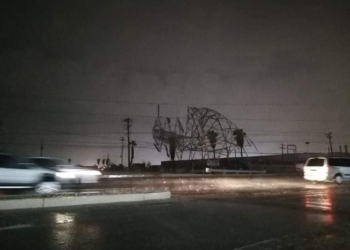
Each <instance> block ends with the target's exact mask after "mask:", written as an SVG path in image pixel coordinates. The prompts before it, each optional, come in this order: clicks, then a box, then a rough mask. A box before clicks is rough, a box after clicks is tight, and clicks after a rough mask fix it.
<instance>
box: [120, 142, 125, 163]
mask: <svg viewBox="0 0 350 250" xmlns="http://www.w3.org/2000/svg"><path fill="white" fill-rule="evenodd" d="M120 140H121V141H122V153H121V155H120V158H121V160H122V165H123V166H124V163H123V156H124V141H125V139H124V137H122V138H120Z"/></svg>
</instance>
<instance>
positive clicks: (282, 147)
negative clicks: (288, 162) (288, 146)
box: [280, 143, 285, 161]
mask: <svg viewBox="0 0 350 250" xmlns="http://www.w3.org/2000/svg"><path fill="white" fill-rule="evenodd" d="M280 149H282V161H284V159H283V154H284V149H285V146H284V144H283V143H282V144H281V147H280Z"/></svg>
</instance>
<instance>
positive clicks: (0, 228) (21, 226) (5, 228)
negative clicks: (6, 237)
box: [0, 224, 34, 231]
mask: <svg viewBox="0 0 350 250" xmlns="http://www.w3.org/2000/svg"><path fill="white" fill-rule="evenodd" d="M29 227H34V225H32V224H20V225H14V226H8V227H0V231H5V230H15V229H22V228H29Z"/></svg>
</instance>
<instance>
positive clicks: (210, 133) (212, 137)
mask: <svg viewBox="0 0 350 250" xmlns="http://www.w3.org/2000/svg"><path fill="white" fill-rule="evenodd" d="M207 137H208V139H209V142H210V146H211V148H212V149H213V153H214V159H215V147H216V142H217V137H218V133H216V132H215V131H214V130H210V131H208V132H207Z"/></svg>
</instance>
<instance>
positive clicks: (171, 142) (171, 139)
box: [169, 137, 176, 161]
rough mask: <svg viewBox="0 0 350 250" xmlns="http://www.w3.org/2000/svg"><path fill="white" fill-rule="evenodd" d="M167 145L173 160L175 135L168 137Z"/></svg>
mask: <svg viewBox="0 0 350 250" xmlns="http://www.w3.org/2000/svg"><path fill="white" fill-rule="evenodd" d="M169 147H170V159H171V160H172V161H173V160H175V153H176V138H175V137H170V138H169Z"/></svg>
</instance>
